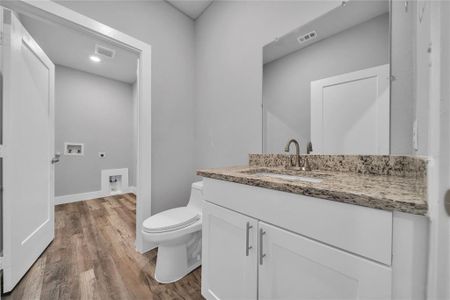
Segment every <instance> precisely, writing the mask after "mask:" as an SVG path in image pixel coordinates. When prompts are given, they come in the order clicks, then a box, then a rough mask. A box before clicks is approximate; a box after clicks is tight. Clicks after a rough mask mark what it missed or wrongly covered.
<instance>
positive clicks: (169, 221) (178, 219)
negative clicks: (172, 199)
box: [143, 207, 200, 232]
mask: <svg viewBox="0 0 450 300" xmlns="http://www.w3.org/2000/svg"><path fill="white" fill-rule="evenodd" d="M199 219H200V214H199V212H198V211H196V210H194V209H192V208H189V207H178V208H173V209H169V210H166V211H163V212H160V213H158V214H156V215H153V216H151V217H150V218H147V219H146V220H145V221H144V223H143V230H144V231H145V232H164V231H170V230H176V229H180V228H184V227H186V226H188V225H191V224H192V223H194V222H196V221H198V220H199Z"/></svg>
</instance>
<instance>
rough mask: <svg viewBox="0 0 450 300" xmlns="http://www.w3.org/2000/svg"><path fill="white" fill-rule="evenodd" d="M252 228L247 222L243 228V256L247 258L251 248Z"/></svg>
mask: <svg viewBox="0 0 450 300" xmlns="http://www.w3.org/2000/svg"><path fill="white" fill-rule="evenodd" d="M252 228H253V226H252V225H250V222H247V224H246V226H245V256H248V255H249V253H250V249H252V248H253V247H252V246H250V229H252Z"/></svg>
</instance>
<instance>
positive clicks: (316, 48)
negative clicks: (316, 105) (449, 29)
mask: <svg viewBox="0 0 450 300" xmlns="http://www.w3.org/2000/svg"><path fill="white" fill-rule="evenodd" d="M388 62H389V14H384V15H381V16H378V17H376V18H373V19H371V20H369V21H367V22H365V23H362V24H358V25H356V26H354V27H352V28H350V29H347V30H345V31H343V32H340V33H339V34H336V35H334V36H331V37H329V38H327V39H324V40H321V41H319V42H317V43H315V44H312V45H311V46H309V47H307V48H304V49H301V50H299V51H297V52H294V53H292V54H290V55H287V56H285V57H283V58H280V59H278V60H275V61H273V62H270V63H268V64H265V65H264V68H263V99H264V100H263V101H264V115H265V117H264V124H263V126H264V128H263V129H264V150H265V152H267V153H280V152H281V151H282V149H283V147H284V145H285V143H286V142H287V141H288V139H289V138H296V139H299V141H300V146H301V150H302V151H303V152H304V151H306V144H307V143H308V142H309V141H310V140H311V138H310V131H311V81H314V80H318V79H323V78H326V77H330V76H334V75H339V74H343V73H348V72H352V71H357V70H361V69H365V68H370V67H374V66H378V65H383V64H387V63H388ZM266 121H267V122H266ZM393 121H394V122H395V120H393Z"/></svg>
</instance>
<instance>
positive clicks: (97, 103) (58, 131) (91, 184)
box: [55, 66, 135, 196]
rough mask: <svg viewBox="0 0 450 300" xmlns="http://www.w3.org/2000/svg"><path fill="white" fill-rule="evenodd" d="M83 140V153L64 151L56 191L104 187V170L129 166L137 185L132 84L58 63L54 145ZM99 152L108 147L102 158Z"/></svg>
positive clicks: (57, 170)
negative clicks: (102, 171) (65, 153)
mask: <svg viewBox="0 0 450 300" xmlns="http://www.w3.org/2000/svg"><path fill="white" fill-rule="evenodd" d="M65 142H72V143H84V146H85V154H84V156H68V155H67V156H66V155H62V156H61V162H60V163H59V164H57V165H56V167H55V190H56V192H55V193H56V196H61V195H70V194H78V193H86V192H95V191H99V190H101V170H103V169H118V168H128V172H129V185H131V186H132V185H134V182H135V178H134V174H135V171H134V169H135V164H134V163H133V93H132V86H131V85H130V84H128V83H123V82H120V81H116V80H112V79H107V78H104V77H100V76H97V75H93V74H90V73H86V72H81V71H77V70H74V69H70V68H66V67H62V66H56V70H55V147H56V151H57V152H61V153H64V143H65ZM98 152H106V157H105V158H103V159H101V158H99V157H98Z"/></svg>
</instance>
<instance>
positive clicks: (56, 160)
mask: <svg viewBox="0 0 450 300" xmlns="http://www.w3.org/2000/svg"><path fill="white" fill-rule="evenodd" d="M60 158H61V153H59V152H56V153H55V156H54V157H53V158H52V164H56V163H59V159H60Z"/></svg>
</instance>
